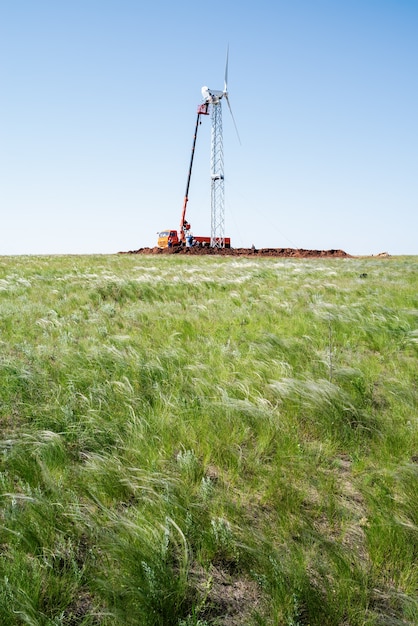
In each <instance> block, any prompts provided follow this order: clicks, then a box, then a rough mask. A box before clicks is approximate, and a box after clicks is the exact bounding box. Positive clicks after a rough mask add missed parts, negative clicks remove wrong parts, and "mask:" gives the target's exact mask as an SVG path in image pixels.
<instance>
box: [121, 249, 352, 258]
mask: <svg viewBox="0 0 418 626" xmlns="http://www.w3.org/2000/svg"><path fill="white" fill-rule="evenodd" d="M119 254H188V255H192V256H204V255H211V256H249V257H253V256H258V257H260V256H263V257H294V258H300V259H306V258H319V257H321V258H324V257H325V258H342V257H350V256H351V255H349V254H347V253H346V252H344V250H304V249H303V248H259V249H257V248H198V247H192V248H163V249H162V248H157V247H155V248H139V249H138V250H129V251H128V252H119Z"/></svg>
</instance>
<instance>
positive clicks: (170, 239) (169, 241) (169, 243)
mask: <svg viewBox="0 0 418 626" xmlns="http://www.w3.org/2000/svg"><path fill="white" fill-rule="evenodd" d="M167 245H168V247H169V248H172V247H173V239H172V237H171V236H170V237H169V238H168V240H167Z"/></svg>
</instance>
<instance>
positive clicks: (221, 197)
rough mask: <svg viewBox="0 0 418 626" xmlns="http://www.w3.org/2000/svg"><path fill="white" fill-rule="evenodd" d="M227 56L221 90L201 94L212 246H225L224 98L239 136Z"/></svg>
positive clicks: (206, 88) (207, 88)
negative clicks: (205, 111)
mask: <svg viewBox="0 0 418 626" xmlns="http://www.w3.org/2000/svg"><path fill="white" fill-rule="evenodd" d="M228 57H229V49H228V50H227V53H226V65H225V81H224V88H223V91H219V90H214V89H209V87H206V86H205V87H202V96H203V100H204V103H205V104H206V105H209V104H210V105H211V121H212V126H211V149H210V177H211V194H210V196H211V203H210V204H211V220H210V224H211V227H210V228H211V231H210V245H211V247H212V248H224V247H225V186H224V152H223V132H222V99H223V98H225V100H226V102H227V105H228V108H229V112H230V113H231V117H232V121H233V122H234V126H235V131H236V133H237V136H238V140H239V141H240V143H241V140H240V138H239V134H238V129H237V125H236V123H235V119H234V115H233V113H232V109H231V104H230V102H229V96H228Z"/></svg>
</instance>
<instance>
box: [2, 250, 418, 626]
mask: <svg viewBox="0 0 418 626" xmlns="http://www.w3.org/2000/svg"><path fill="white" fill-rule="evenodd" d="M417 269H418V263H417V260H416V258H415V257H405V258H402V257H399V258H389V259H373V258H370V259H332V260H327V259H310V260H303V259H300V260H299V259H257V260H254V259H245V258H239V259H234V258H212V257H203V258H199V257H193V258H188V257H181V258H177V257H176V258H174V257H173V256H172V255H171V256H158V257H152V256H149V257H146V256H128V255H120V256H97V257H94V256H91V257H89V256H86V257H69V256H68V257H65V256H64V257H15V258H7V257H3V258H0V348H1V350H0V427H1V433H2V436H1V441H0V447H1V457H0V458H1V461H0V470H1V474H0V497H1V508H0V582H1V584H0V623H1V624H4V625H5V626H8V625H14V624H30V625H33V626H41V625H42V626H43V625H48V626H49V625H51V626H52V625H66V626H75V625H78V624H82V625H86V626H87V625H92V626H95V625H97V624H100V625H104V626H110V625H112V626H113V625H116V626H117V625H120V626H122V625H136V624H138V625H146V626H216V625H218V626H222V625H223V626H238V625H245V626H251V625H252V626H256V625H258V626H308V625H309V626H316V625H318V626H319V625H321V626H328V625H329V626H346V625H348V624H350V626H374V625H376V626H384V625H385V626H386V625H393V626H395V625H404V626H406V625H409V624H413V623H418V599H417V589H418V566H417V563H418V495H417V494H418V490H417V487H416V485H417V478H418V411H417V383H418V367H417V355H418V289H417V287H418V281H417V276H418V273H417Z"/></svg>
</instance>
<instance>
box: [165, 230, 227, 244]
mask: <svg viewBox="0 0 418 626" xmlns="http://www.w3.org/2000/svg"><path fill="white" fill-rule="evenodd" d="M190 237H191V241H190V245H191V246H201V247H202V248H204V247H206V246H208V247H209V246H210V237H195V236H194V235H191V236H190ZM187 238H188V235H187V234H186V235H185V239H186V243H184V241H182V239H181V238H180V237H179V233H178V231H177V230H171V229H167V230H162V231H160V232H159V233H158V241H157V246H158V247H159V248H176V247H178V246H183V245H186V246H187ZM224 244H225V248H230V247H231V239H230V237H225V239H224Z"/></svg>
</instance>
